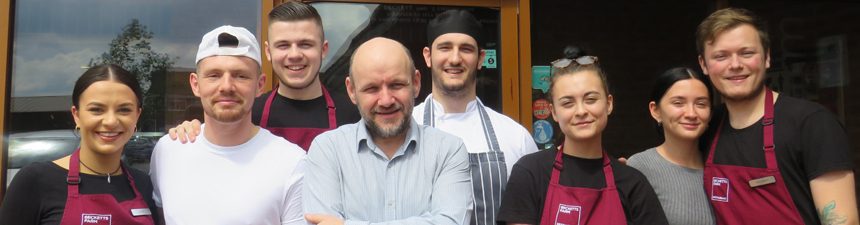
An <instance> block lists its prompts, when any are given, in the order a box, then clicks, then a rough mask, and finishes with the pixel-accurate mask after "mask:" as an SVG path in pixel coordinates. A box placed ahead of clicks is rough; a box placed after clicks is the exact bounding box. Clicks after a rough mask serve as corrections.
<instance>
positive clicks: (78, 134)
mask: <svg viewBox="0 0 860 225" xmlns="http://www.w3.org/2000/svg"><path fill="white" fill-rule="evenodd" d="M72 134H73V135H75V137H77V138H81V127H79V126H75V129H73V130H72Z"/></svg>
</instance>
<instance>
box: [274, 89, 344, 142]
mask: <svg viewBox="0 0 860 225" xmlns="http://www.w3.org/2000/svg"><path fill="white" fill-rule="evenodd" d="M276 94H277V90H275V91H272V93H269V98H268V99H266V105H265V106H263V117H262V118H260V127H262V128H265V129H266V130H269V132H272V134H275V135H277V136H280V137H284V138H286V139H287V140H288V141H290V142H292V143H295V144H297V145H299V146H300V147H302V149H304V150H305V151H308V149H309V148H310V147H311V142H312V141H313V140H314V138H315V137H317V135H319V134H322V133H323V132H326V131H329V130H334V129H335V128H337V116H336V115H335V108H334V100H332V99H331V95H329V94H328V91H327V90H326V89H325V87H322V94H323V97H325V105H326V107H327V108H328V128H316V127H269V109H270V108H271V106H272V101H274V100H275V95H276ZM284 113H290V112H284Z"/></svg>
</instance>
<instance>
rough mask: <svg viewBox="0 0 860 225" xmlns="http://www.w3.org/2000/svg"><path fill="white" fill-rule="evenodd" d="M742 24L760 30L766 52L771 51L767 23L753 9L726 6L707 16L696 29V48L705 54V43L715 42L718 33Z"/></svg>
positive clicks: (760, 37) (759, 34) (759, 35)
mask: <svg viewBox="0 0 860 225" xmlns="http://www.w3.org/2000/svg"><path fill="white" fill-rule="evenodd" d="M741 25H750V26H753V28H755V29H756V31H758V37H759V40H760V41H761V46H762V48H764V52H765V53H767V52H770V36H769V35H768V33H767V24H766V23H765V22H764V20H762V19H761V18H759V17H758V16H756V15H755V14H754V13H753V12H752V11H749V10H746V9H741V8H726V9H720V10H717V11H716V12H714V13H711V15H710V16H708V17H707V18H705V20H703V21H702V23H700V24H699V27H698V29H696V50H697V51H698V52H699V55H702V56H703V55H704V53H705V45H707V44H709V43H710V42H713V41H714V39H716V38H717V35H720V34H722V33H723V32H726V31H728V30H731V29H734V28H736V27H738V26H741Z"/></svg>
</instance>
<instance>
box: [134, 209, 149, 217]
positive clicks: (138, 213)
mask: <svg viewBox="0 0 860 225" xmlns="http://www.w3.org/2000/svg"><path fill="white" fill-rule="evenodd" d="M131 215H132V216H149V215H152V211H150V210H149V208H141V209H131Z"/></svg>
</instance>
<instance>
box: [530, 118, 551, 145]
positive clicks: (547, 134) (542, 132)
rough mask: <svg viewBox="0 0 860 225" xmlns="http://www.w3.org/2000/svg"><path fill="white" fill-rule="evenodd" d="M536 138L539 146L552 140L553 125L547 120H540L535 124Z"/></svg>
mask: <svg viewBox="0 0 860 225" xmlns="http://www.w3.org/2000/svg"><path fill="white" fill-rule="evenodd" d="M533 127H534V131H535V133H534V138H535V142H537V143H538V144H545V143H547V142H549V141H550V140H552V124H550V123H549V122H547V121H546V120H538V121H535V122H534V126H533Z"/></svg>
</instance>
